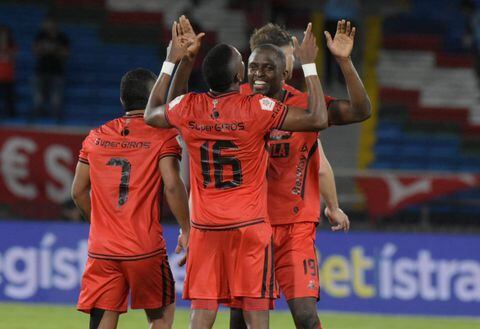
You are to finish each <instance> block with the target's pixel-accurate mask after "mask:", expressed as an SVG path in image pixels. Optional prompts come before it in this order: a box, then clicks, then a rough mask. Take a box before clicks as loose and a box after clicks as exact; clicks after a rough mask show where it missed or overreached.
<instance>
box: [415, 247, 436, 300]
mask: <svg viewBox="0 0 480 329" xmlns="http://www.w3.org/2000/svg"><path fill="white" fill-rule="evenodd" d="M417 268H418V274H419V277H420V296H422V298H423V299H425V300H435V299H436V298H437V291H436V290H435V287H434V286H433V284H432V282H433V275H434V273H435V272H436V268H437V266H436V264H435V261H434V260H432V256H431V255H430V252H429V251H428V250H421V251H419V252H418V261H417Z"/></svg>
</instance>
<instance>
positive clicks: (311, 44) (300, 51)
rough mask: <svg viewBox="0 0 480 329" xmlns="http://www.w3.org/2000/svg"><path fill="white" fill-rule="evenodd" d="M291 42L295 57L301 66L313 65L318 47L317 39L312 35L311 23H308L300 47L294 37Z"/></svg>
mask: <svg viewBox="0 0 480 329" xmlns="http://www.w3.org/2000/svg"><path fill="white" fill-rule="evenodd" d="M292 40H293V45H294V47H295V48H294V53H295V57H296V58H298V59H299V60H300V62H301V63H302V64H310V63H314V62H315V58H317V54H318V47H317V39H316V38H315V36H314V35H313V33H312V23H308V25H307V29H306V30H305V32H304V36H303V41H302V44H301V45H300V44H299V43H298V40H297V38H296V37H292Z"/></svg>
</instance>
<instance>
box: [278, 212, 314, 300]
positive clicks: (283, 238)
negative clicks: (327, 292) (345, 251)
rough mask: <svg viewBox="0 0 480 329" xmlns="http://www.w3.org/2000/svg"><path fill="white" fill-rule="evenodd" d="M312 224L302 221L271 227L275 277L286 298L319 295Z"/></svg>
mask: <svg viewBox="0 0 480 329" xmlns="http://www.w3.org/2000/svg"><path fill="white" fill-rule="evenodd" d="M316 226H317V223H314V222H302V223H295V224H286V225H275V226H273V227H272V229H273V241H274V242H273V245H274V249H275V277H276V279H277V282H278V285H279V287H280V291H281V292H282V293H283V294H284V295H285V298H286V299H287V300H290V299H293V298H301V297H314V298H317V300H318V299H319V297H320V283H319V276H318V261H317V253H316V249H315V231H316Z"/></svg>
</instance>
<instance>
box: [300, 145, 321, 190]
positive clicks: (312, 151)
mask: <svg viewBox="0 0 480 329" xmlns="http://www.w3.org/2000/svg"><path fill="white" fill-rule="evenodd" d="M317 149H318V139H317V140H315V143H314V144H313V145H312V148H311V149H310V151H309V152H308V156H307V163H306V164H305V171H304V172H303V184H302V192H301V193H300V196H301V197H302V200H303V198H304V195H305V183H306V182H307V170H308V163H309V162H310V159H311V158H312V156H313V155H314V154H315V151H316V150H317Z"/></svg>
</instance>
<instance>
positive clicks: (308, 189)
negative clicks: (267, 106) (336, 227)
mask: <svg viewBox="0 0 480 329" xmlns="http://www.w3.org/2000/svg"><path fill="white" fill-rule="evenodd" d="M283 89H284V90H285V96H284V99H283V103H284V104H285V105H286V106H290V107H296V108H304V109H307V108H308V94H307V93H303V92H301V91H299V90H297V89H295V88H294V87H292V86H289V85H287V84H285V85H284V87H283ZM241 91H242V92H245V93H251V89H250V86H249V85H248V84H244V85H242V89H241ZM332 100H334V98H332V97H329V96H325V103H326V105H327V108H328V106H329V105H330V102H331V101H332ZM317 138H318V133H316V132H295V133H293V132H289V131H282V130H273V131H272V132H271V133H270V138H269V148H270V163H269V166H268V214H269V217H270V222H271V224H272V225H283V224H293V223H298V222H318V220H319V218H320V188H319V177H318V170H319V168H320V155H319V151H318V141H317Z"/></svg>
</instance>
